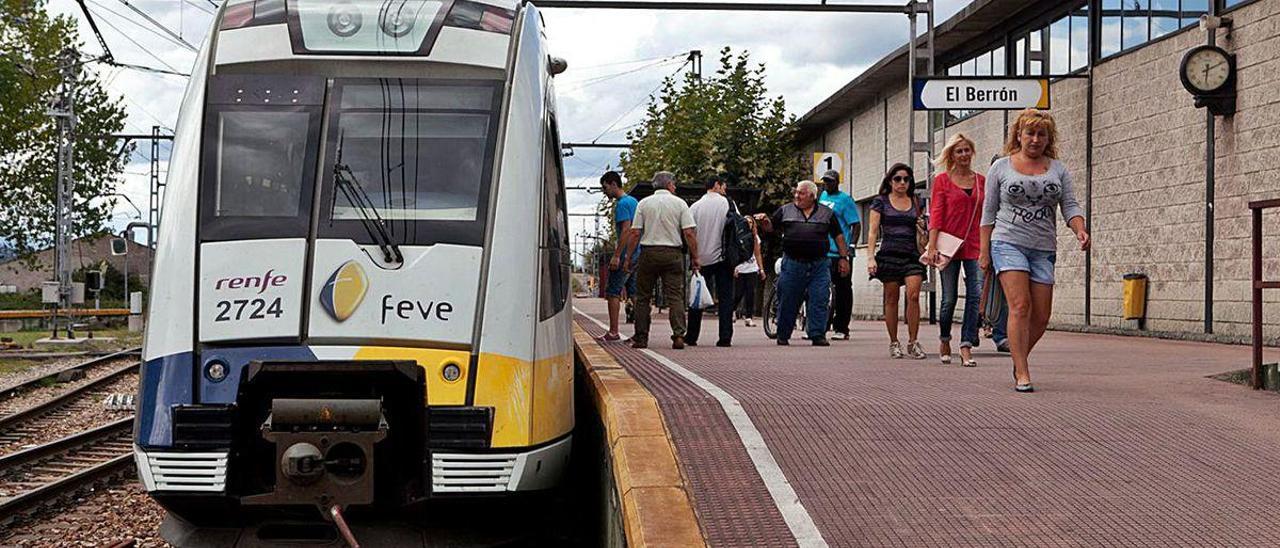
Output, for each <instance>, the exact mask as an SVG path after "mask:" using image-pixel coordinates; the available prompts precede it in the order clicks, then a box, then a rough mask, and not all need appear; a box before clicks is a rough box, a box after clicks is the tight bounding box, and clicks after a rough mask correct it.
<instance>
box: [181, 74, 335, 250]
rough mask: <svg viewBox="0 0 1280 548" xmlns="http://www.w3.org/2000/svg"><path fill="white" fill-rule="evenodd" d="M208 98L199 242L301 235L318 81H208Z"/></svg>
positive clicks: (314, 150) (315, 139) (314, 145)
mask: <svg viewBox="0 0 1280 548" xmlns="http://www.w3.org/2000/svg"><path fill="white" fill-rule="evenodd" d="M208 97H209V100H208V103H209V105H208V109H207V111H206V114H205V128H204V134H205V141H204V149H203V152H202V154H203V156H204V158H203V162H202V166H203V167H202V183H201V196H200V201H201V204H200V218H201V226H200V236H201V240H203V241H225V240H241V239H256V238H301V237H306V236H307V233H308V232H309V230H310V220H311V215H310V214H311V196H312V194H313V189H314V186H315V165H316V156H317V154H318V148H319V140H320V109H321V104H322V103H323V98H324V81H323V80H322V79H303V78H294V77H271V76H237V75H229V76H215V77H213V78H212V79H211V80H210V83H209V95H208Z"/></svg>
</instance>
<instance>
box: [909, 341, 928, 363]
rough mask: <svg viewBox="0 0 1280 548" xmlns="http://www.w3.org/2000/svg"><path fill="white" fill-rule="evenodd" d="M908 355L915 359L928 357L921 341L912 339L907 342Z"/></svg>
mask: <svg viewBox="0 0 1280 548" xmlns="http://www.w3.org/2000/svg"><path fill="white" fill-rule="evenodd" d="M907 355H908V356H911V359H913V360H923V359H925V358H926V357H927V356H925V353H924V348H923V347H921V346H920V341H911V342H910V343H909V344H907Z"/></svg>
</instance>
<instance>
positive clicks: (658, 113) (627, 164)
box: [621, 48, 805, 205]
mask: <svg viewBox="0 0 1280 548" xmlns="http://www.w3.org/2000/svg"><path fill="white" fill-rule="evenodd" d="M764 74H765V67H764V64H759V65H754V66H753V65H752V64H751V60H750V56H749V54H748V53H747V52H745V51H744V52H741V53H738V54H736V55H735V54H734V53H733V52H732V50H730V48H724V49H723V50H721V51H720V68H719V70H717V71H716V73H715V74H714V75H712V76H710V77H707V78H704V79H702V80H699V79H698V78H697V77H696V76H695V75H693V74H685V75H684V76H683V77H682V78H680V79H679V80H677V78H675V77H668V78H667V79H666V80H664V81H663V85H662V87H661V88H660V91H659V92H658V95H657V96H654V97H650V98H649V105H648V109H647V110H646V115H645V119H644V121H643V122H641V124H640V127H638V128H636V129H634V130H632V131H630V132H628V133H627V138H628V139H629V140H630V141H631V150H630V151H628V152H625V153H623V155H622V162H621V163H622V169H623V171H625V172H626V173H627V176H628V178H629V179H630V180H632V181H645V180H649V179H651V178H652V177H653V174H654V173H656V172H658V171H670V172H672V173H675V174H676V178H677V180H680V181H702V180H704V179H706V178H707V177H710V176H712V175H714V174H716V173H718V172H727V173H730V174H732V175H733V176H734V177H736V179H737V181H736V184H738V185H741V186H745V187H748V188H761V189H763V190H764V199H763V200H762V203H763V204H770V205H773V204H779V203H782V202H785V201H787V200H788V199H790V195H791V191H790V188H791V185H792V184H794V182H795V181H796V180H798V179H800V178H802V177H803V176H804V173H805V170H804V167H803V164H801V160H800V157H799V156H797V155H796V153H795V147H794V146H793V144H794V140H795V122H796V119H795V116H790V115H788V114H787V111H786V103H785V101H783V99H782V98H781V97H777V98H773V99H770V98H768V97H767V96H766V95H767V92H768V90H767V89H766V88H765V85H764Z"/></svg>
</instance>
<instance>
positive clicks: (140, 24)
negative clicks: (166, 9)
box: [85, 0, 195, 51]
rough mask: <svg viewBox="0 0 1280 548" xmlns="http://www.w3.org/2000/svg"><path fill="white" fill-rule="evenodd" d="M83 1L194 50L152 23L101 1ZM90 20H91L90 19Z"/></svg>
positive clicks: (172, 42)
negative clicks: (136, 18) (147, 22)
mask: <svg viewBox="0 0 1280 548" xmlns="http://www.w3.org/2000/svg"><path fill="white" fill-rule="evenodd" d="M85 1H87V2H89V3H90V4H93V7H94V9H96V10H101V11H105V12H107V13H110V14H111V15H114V16H116V17H118V18H120V19H123V20H125V21H128V22H129V23H131V24H133V25H134V26H136V27H138V28H140V29H142V30H144V31H146V32H147V33H149V34H151V35H153V36H156V37H159V38H163V39H164V40H165V41H166V42H169V43H171V44H174V45H177V46H182V47H184V48H188V49H191V51H195V49H194V48H192V47H191V45H190V44H188V43H186V42H184V41H179V40H177V39H175V38H174V37H173V36H172V35H171V34H169V33H168V32H167V31H166V32H160V31H158V30H156V29H155V28H154V27H153V25H149V24H145V23H142V22H140V21H137V20H135V19H133V18H132V17H129V16H128V15H126V14H123V13H120V12H119V11H116V10H114V9H112V8H111V7H109V6H107V5H105V4H103V3H101V2H98V1H97V0H85ZM86 9H87V8H86ZM91 21H92V20H91Z"/></svg>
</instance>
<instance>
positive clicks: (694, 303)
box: [689, 272, 716, 310]
mask: <svg viewBox="0 0 1280 548" xmlns="http://www.w3.org/2000/svg"><path fill="white" fill-rule="evenodd" d="M715 304H716V303H715V299H714V298H713V297H712V296H711V290H710V289H708V288H707V279H706V278H704V277H702V273H701V272H694V273H693V277H692V278H690V279H689V309H690V310H705V309H707V308H711V307H712V306H715Z"/></svg>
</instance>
